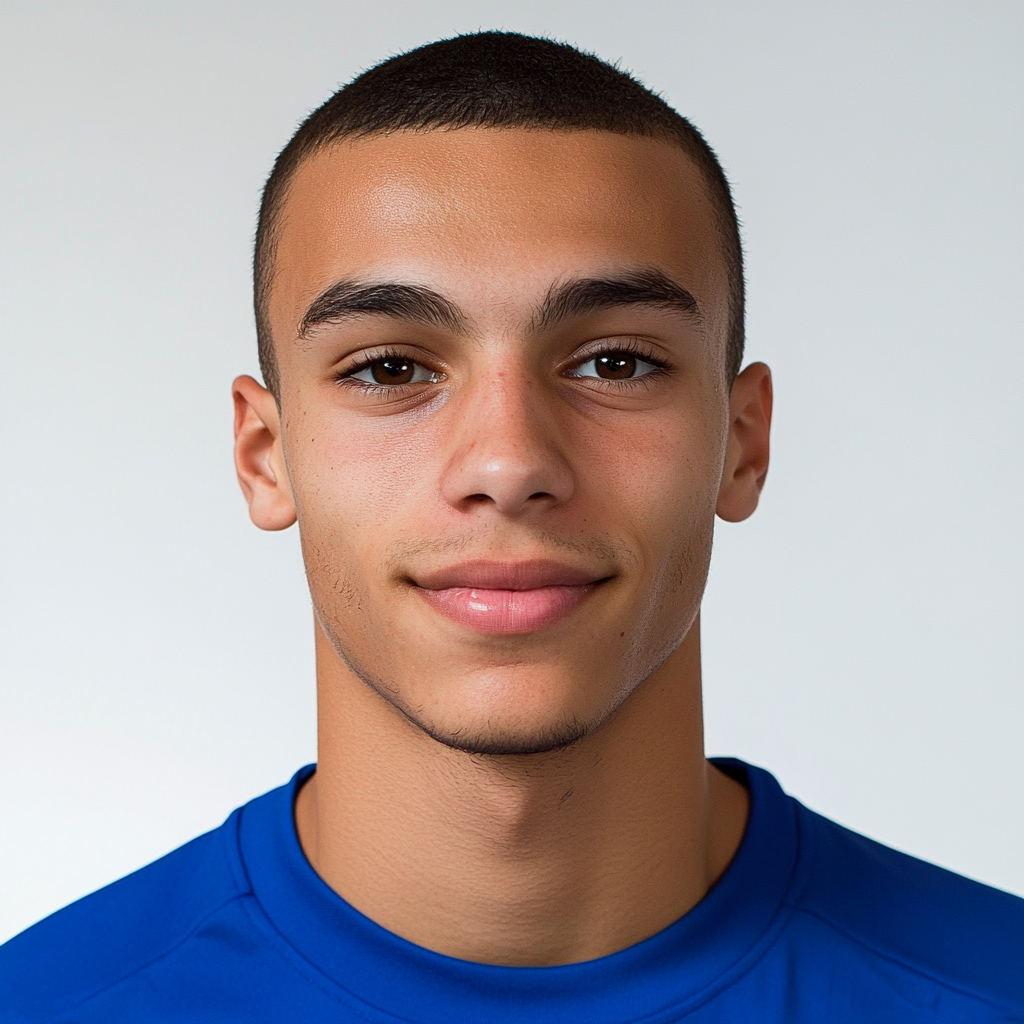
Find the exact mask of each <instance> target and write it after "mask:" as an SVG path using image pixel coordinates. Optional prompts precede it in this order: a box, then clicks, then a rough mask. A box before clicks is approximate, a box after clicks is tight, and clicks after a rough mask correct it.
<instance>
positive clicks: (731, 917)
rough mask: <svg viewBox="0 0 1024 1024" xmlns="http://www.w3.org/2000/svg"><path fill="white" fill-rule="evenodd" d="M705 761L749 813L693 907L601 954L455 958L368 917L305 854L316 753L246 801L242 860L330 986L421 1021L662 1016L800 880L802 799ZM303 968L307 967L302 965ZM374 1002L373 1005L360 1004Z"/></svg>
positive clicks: (772, 930) (702, 982) (706, 981)
mask: <svg viewBox="0 0 1024 1024" xmlns="http://www.w3.org/2000/svg"><path fill="white" fill-rule="evenodd" d="M713 763H714V764H715V765H716V766H717V767H718V768H720V769H722V770H723V771H725V772H726V773H727V774H729V775H731V776H733V777H734V778H736V779H738V780H739V781H740V782H743V783H745V784H746V786H747V788H748V790H749V792H750V815H749V818H748V821H747V828H746V831H745V832H744V836H743V839H742V841H741V843H740V846H739V849H738V850H737V851H736V855H735V857H734V858H733V860H732V863H731V864H730V865H729V867H728V868H727V869H726V871H725V873H724V874H723V875H722V877H721V878H720V879H719V881H718V882H717V883H716V885H715V886H714V887H713V888H712V889H711V890H710V891H709V892H708V894H707V895H706V896H705V897H704V898H703V899H702V900H701V901H700V902H699V903H698V904H697V905H696V906H695V907H693V908H692V909H691V910H690V911H689V912H688V913H686V914H685V915H684V916H683V917H681V918H679V919H678V920H677V921H675V922H674V923H673V924H671V925H669V926H668V927H667V928H665V929H663V930H662V931H660V932H658V933H656V934H655V935H652V936H651V937H650V938H647V939H645V940H643V941H642V942H639V943H637V944H636V945H633V946H630V947H628V948H627V949H623V950H620V951H619V952H617V953H612V954H610V955H608V956H604V957H600V958H598V959H596V960H588V961H585V962H583V963H576V964H566V965H562V966H555V967H507V966H494V965H488V964H479V963H474V962H471V961H466V960H459V959H456V958H453V957H449V956H445V955H444V954H441V953H435V952H433V951H431V950H428V949H425V948H423V947H421V946H417V945H415V944H414V943H412V942H409V941H408V940H406V939H403V938H401V937H400V936H398V935H395V934H394V933H392V932H389V931H388V930H386V929H385V928H383V927H381V926H380V925H378V924H376V923H375V922H374V921H372V920H371V919H370V918H368V917H366V916H365V915H364V914H362V913H361V912H360V911H358V910H356V909H355V908H354V907H353V906H352V905H351V904H349V903H348V902H346V901H345V900H344V899H343V898H342V897H341V896H339V895H338V894H337V893H336V892H334V890H333V889H331V888H330V887H329V886H328V885H327V884H326V883H325V882H324V881H323V879H321V878H320V876H319V875H317V873H316V872H315V871H314V870H313V868H312V866H311V865H310V864H309V862H308V861H307V860H306V857H305V855H304V854H303V852H302V849H301V847H300V845H299V841H298V836H297V835H296V832H295V824H294V817H293V806H294V800H295V796H296V794H297V793H298V790H299V788H300V787H301V786H302V784H303V783H304V782H305V781H306V780H307V779H308V778H309V777H310V775H312V773H313V772H314V771H315V767H316V766H315V765H307V766H306V767H304V768H301V769H300V770H299V771H298V772H296V773H295V775H294V776H293V777H292V780H291V782H290V783H289V784H288V785H286V786H282V787H281V788H280V789H277V790H274V791H272V792H270V793H268V794H266V795H265V796H263V797H260V798H258V799H257V800H254V801H252V802H251V803H250V804H247V805H246V806H245V807H244V808H242V813H241V815H240V821H239V826H238V851H237V854H238V856H239V857H240V861H241V863H240V865H239V867H240V868H241V869H242V871H243V872H244V874H245V876H246V877H247V878H248V882H249V888H250V891H251V893H252V895H253V896H254V897H255V901H256V903H257V905H258V908H259V911H260V912H261V913H262V915H264V916H265V919H266V923H267V924H268V925H269V926H270V928H271V929H272V930H273V931H274V932H276V934H277V935H278V936H280V937H281V938H283V939H284V940H285V942H286V943H287V946H288V947H289V949H290V950H291V951H292V953H293V954H298V957H299V958H301V960H302V961H304V962H305V964H304V965H303V966H306V965H308V966H312V967H313V968H315V969H316V971H317V972H318V973H319V975H321V976H322V978H320V979H319V980H320V981H321V984H322V985H323V986H324V987H327V988H330V987H332V986H336V988H337V989H338V990H340V991H335V995H336V996H337V997H338V998H343V999H346V1001H347V999H349V998H355V999H356V1000H357V1001H358V1002H359V1003H361V1004H363V1006H364V1007H365V1009H366V1010H367V1011H369V1010H370V1008H374V1009H376V1010H377V1011H379V1012H380V1013H381V1014H382V1015H385V1016H390V1017H397V1018H400V1019H402V1020H406V1021H414V1022H417V1024H441V1022H442V1021H450V1020H451V1019H452V1018H451V1010H452V1007H453V1006H457V1007H458V1015H459V1018H460V1019H462V1020H472V1021H474V1022H475V1024H485V1022H487V1024H505V1022H510V1024H511V1022H513V1021H522V1020H530V1021H531V1024H545V1022H548V1021H552V1022H553V1021H566V1020H580V1021H587V1022H588V1024H613V1022H623V1021H637V1020H642V1019H649V1020H652V1021H653V1020H657V1019H659V1018H660V1017H661V1016H662V1015H663V1014H665V1013H669V1012H671V1013H672V1014H674V1015H678V1014H680V1013H682V1012H689V1011H690V1010H692V1009H694V1008H696V1006H698V1005H700V1004H702V1003H704V1002H706V1001H707V1000H708V999H710V998H712V997H713V996H714V995H715V994H716V993H717V992H719V991H721V990H722V989H724V988H726V987H728V985H729V984H731V983H732V981H734V980H736V979H737V978H738V977H740V976H741V975H742V974H744V973H746V971H747V970H749V968H750V967H751V966H752V965H753V964H754V963H755V962H756V961H757V960H758V959H759V958H760V957H761V956H763V954H764V953H765V952H766V951H767V949H768V947H769V946H770V944H771V942H772V940H773V939H774V937H775V936H776V935H777V934H778V932H779V930H780V929H781V928H782V926H783V925H784V923H785V919H786V918H787V917H788V914H787V913H786V912H785V907H786V905H787V902H788V901H787V898H786V897H787V894H788V892H789V891H790V890H791V889H792V887H793V886H794V884H795V883H796V874H797V867H798V863H799V834H798V825H797V813H796V804H795V801H793V800H792V798H791V797H789V796H787V795H786V794H785V793H784V792H783V791H782V789H781V788H780V786H779V784H778V783H777V782H776V781H775V779H774V777H773V776H772V775H771V774H769V773H768V772H766V771H764V770H763V769H761V768H755V767H753V766H751V765H747V764H745V763H744V762H742V761H738V760H735V759H732V758H716V759H713ZM307 969H308V968H307ZM368 1015H369V1014H368Z"/></svg>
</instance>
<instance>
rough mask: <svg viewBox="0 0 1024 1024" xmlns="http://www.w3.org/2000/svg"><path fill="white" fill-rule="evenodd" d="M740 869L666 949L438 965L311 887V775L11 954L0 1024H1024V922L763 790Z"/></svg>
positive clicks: (995, 899)
mask: <svg viewBox="0 0 1024 1024" xmlns="http://www.w3.org/2000/svg"><path fill="white" fill-rule="evenodd" d="M716 764H718V765H719V767H720V768H722V769H723V770H724V771H726V772H728V773H729V774H731V775H732V776H733V777H735V778H738V779H740V780H741V781H743V782H744V783H745V784H746V785H747V786H748V788H749V789H750V794H751V812H750V820H749V822H748V825H747V830H746V833H745V835H744V838H743V841H742V843H741V845H740V848H739V850H738V852H737V854H736V857H735V858H734V860H733V862H732V864H731V865H730V866H729V868H728V869H727V871H726V872H725V874H724V875H723V876H722V878H721V880H720V881H719V882H718V884H717V885H716V886H715V887H714V888H713V889H712V890H711V891H710V892H709V893H708V894H707V896H706V897H705V898H704V899H703V900H702V901H701V902H700V903H699V904H698V905H697V906H696V907H694V908H693V910H691V911H690V912H689V913H688V914H686V915H685V916H684V917H682V918H681V919H680V920H678V921H677V922H675V923H674V924H672V925H671V926H669V927H668V928H666V929H665V930H664V931H662V932H659V933H658V934H657V935H654V936H652V937H651V938H649V939H647V940H645V941H644V942H641V943H639V944H637V945H635V946H632V947H630V948H629V949H625V950H622V951H621V952H619V953H615V954H613V955H611V956H607V957H602V958H601V959H599V960H593V961H589V962H587V963H582V964H572V965H568V966H563V967H536V968H534V967H494V966H487V965H483V964H475V963H468V962H466V961H461V960H455V959H452V958H450V957H446V956H442V955H440V954H437V953H433V952H431V951H429V950H426V949H422V948H420V947H418V946H416V945H413V944H412V943H410V942H407V941H405V940H404V939H401V938H399V937H398V936H396V935H394V934H392V933H390V932H388V931H386V930H385V929H383V928H381V927H380V926H378V925H376V924H375V923H374V922H373V921H371V920H369V919H368V918H367V917H365V916H364V915H362V914H360V913H359V912H358V911H357V910H355V909H354V908H353V907H351V906H350V905H349V904H348V903H346V902H345V901H344V900H343V899H341V897H339V896H338V895H337V894H336V893H334V892H333V891H332V890H331V889H330V888H328V886H327V885H326V884H325V883H324V882H323V881H322V880H321V879H320V878H319V876H318V875H317V874H316V873H315V872H314V871H313V869H312V868H311V867H310V865H309V863H308V862H307V861H306V859H305V857H304V856H303V853H302V850H301V848H300V846H299V843H298V839H297V837H296V834H295V827H294V823H293V817H292V807H293V803H294V798H295V794H296V792H297V791H298V788H299V786H300V785H301V784H302V782H303V781H305V779H306V778H308V776H309V775H310V773H311V772H312V771H313V770H314V769H313V766H308V767H306V768H303V769H302V770H300V771H299V772H298V773H296V775H295V777H294V778H293V779H292V781H291V783H289V784H288V785H287V786H282V787H281V788H280V789H276V790H273V791H272V792H270V793H267V794H266V795H264V796H261V797H259V798H258V799H256V800H253V801H252V802H251V803H248V804H246V805H245V806H244V807H241V808H239V809H238V810H237V811H235V812H234V813H233V814H231V816H230V817H229V818H228V819H227V821H226V822H225V823H224V824H223V825H222V826H221V827H220V828H218V829H215V830H214V831H212V832H208V833H206V834H205V835H203V836H200V837H199V838H198V839H194V840H193V841H192V842H190V843H187V844H186V845H184V846H182V847H180V848H179V849H177V850H175V851H174V852H173V853H171V854H169V855H168V856H166V857H163V858H162V859H160V860H158V861H155V862H154V863H153V864H150V865H148V866H147V867H145V868H142V869H141V870H140V871H137V872H135V873H134V874H132V875H128V876H127V877H126V878H123V879H121V880H120V881H118V882H115V883H114V884H113V885H110V886H107V887H106V888H104V889H101V890H99V891H98V892H96V893H93V894H92V895H91V896H87V897H85V898H84V899H82V900H79V901H78V902H76V903H73V904H71V905H70V906H68V907H66V908H64V909H63V910H61V911H58V912H57V913H56V914H53V915H52V916H50V917H48V918H46V919H45V920H43V921H41V922H40V923H39V924H36V925H34V926H33V927H31V928H29V929H27V930H26V931H24V932H22V933H21V934H20V935H18V936H16V937H15V938H14V939H12V940H10V942H8V943H6V944H5V945H4V946H2V947H0V1021H2V1024H72V1022H74V1024H129V1022H133V1024H135V1022H137V1024H162V1022H168V1024H170V1022H203V1024H207V1022H209V1024H215V1022H216V1024H222V1022H229V1021H231V1022H245V1024H298V1022H301V1024H333V1022H363V1024H393V1022H396V1021H406V1022H417V1024H441V1022H455V1021H459V1022H471V1024H505V1022H513V1021H515V1022H529V1024H548V1022H551V1024H553V1022H580V1024H612V1022H625V1021H644V1022H646V1024H662V1022H668V1021H687V1022H692V1024H712V1022H716V1024H737V1022H740V1021H751V1022H754V1021H756V1022H759V1024H774V1022H808V1024H822V1022H825V1021H828V1022H830V1024H843V1022H849V1024H869V1022H876V1021H877V1022H880V1024H919V1022H920V1024H924V1022H928V1024H938V1022H943V1024H946V1022H954V1021H956V1022H970V1024H982V1022H995V1021H1024V900H1021V899H1018V898H1017V897H1015V896H1011V895H1009V894H1007V893H1003V892H1000V891H998V890H996V889H992V888H989V887H988V886H984V885H981V884H979V883H977V882H973V881H970V880H968V879H966V878H962V877H960V876H959V875H955V874H953V873H951V872H949V871H945V870H943V869H941V868H937V867H935V866H933V865H931V864H927V863H925V862H923V861H920V860H916V859H915V858H912V857H908V856H906V855H905V854H901V853H898V852H896V851H895V850H891V849H889V848H887V847H885V846H881V845H880V844H878V843H875V842H873V841H872V840H870V839H866V838H864V837H863V836H859V835H857V834H856V833H853V832H850V831H848V830H847V829H844V828H842V827H841V826H839V825H837V824H835V823H834V822H831V821H829V820H828V819H826V818H823V817H822V816H820V815H818V814H815V813H813V812H812V811H809V810H808V809H807V808H805V807H803V806H802V805H801V804H800V803H798V802H797V801H796V800H794V799H793V798H792V797H789V796H787V795H786V794H785V793H784V792H783V791H782V789H781V788H780V787H779V785H778V783H777V782H776V781H775V779H774V778H773V777H772V776H771V775H770V774H769V773H768V772H766V771H763V770H762V769H759V768H754V767H752V766H749V765H745V764H743V763H742V762H740V761H735V760H731V759H721V760H718V761H716Z"/></svg>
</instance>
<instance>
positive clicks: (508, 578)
mask: <svg viewBox="0 0 1024 1024" xmlns="http://www.w3.org/2000/svg"><path fill="white" fill-rule="evenodd" d="M608 575H609V574H607V573H601V572H595V571H594V570H593V569H580V568H577V567H575V566H572V565H566V564H565V563H564V562H556V561H554V560H552V559H547V558H533V559H529V560H528V561H522V562H501V561H493V560H486V559H479V560H475V561H470V562H460V563H458V564H457V565H450V566H445V567H444V568H441V569H433V570H429V571H427V572H420V573H416V574H415V575H414V576H413V582H414V583H415V584H416V585H417V586H418V587H422V588H423V589H424V590H448V589H449V588H452V587H475V588H477V589H479V590H535V589H537V588H538V587H581V586H586V585H587V584H589V583H599V582H601V581H602V580H605V579H607V578H608Z"/></svg>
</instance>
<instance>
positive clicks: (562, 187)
mask: <svg viewBox="0 0 1024 1024" xmlns="http://www.w3.org/2000/svg"><path fill="white" fill-rule="evenodd" d="M255 287H256V316H257V325H258V333H259V344H260V357H261V365H262V367H263V374H264V378H265V381H266V384H267V387H266V388H264V387H263V386H261V385H260V384H259V383H257V382H256V381H255V380H253V379H252V378H250V377H240V378H238V380H236V381H235V385H234V399H235V428H236V439H237V443H236V463H237V468H238V476H239V480H240V482H241V485H242V489H243V491H244V492H245V496H246V498H247V500H248V503H249V510H250V515H251V517H252V519H253V521H254V522H255V523H256V524H257V525H258V526H260V527H262V528H264V529H268V530H277V529H284V528H286V527H288V526H290V525H291V524H292V523H293V522H295V521H296V520H297V521H298V523H299V527H300V531H301V538H302V548H303V554H304V558H305V564H306V571H307V575H308V578H309V585H310V591H311V594H312V599H313V608H314V614H315V629H316V649H317V683H318V692H319V760H318V763H317V765H316V769H315V772H314V770H313V768H312V767H310V768H306V769H303V770H301V771H300V772H298V774H297V775H296V776H295V778H294V779H293V780H292V782H291V783H290V784H289V785H287V786H284V787H282V788H281V789H279V790H276V791H274V792H272V793H269V794H267V795H266V796H263V797H260V798H259V799H257V800H254V801H253V802H252V803H250V804H247V805H246V806H245V807H243V808H241V809H240V810H238V811H236V812H235V813H234V814H232V815H231V817H230V818H228V820H227V822H226V823H225V824H224V825H223V826H222V827H221V828H219V829H217V830H215V831H214V832H211V833H209V834H207V835H205V836H201V837H200V838H199V839H196V840H194V841H193V842H191V843H189V844H187V845H186V846H184V847H182V848H181V849H179V850H177V851H175V852H174V853H172V854H170V855H169V856H167V857H165V858H164V859H162V860H160V861H157V862H156V863H155V864H152V865H150V866H149V867H147V868H144V869H142V870H141V871H139V872H138V873H136V874H134V875H131V876H129V877H128V878H125V879H123V880H122V881H120V882H117V883H115V884H114V885H112V886H109V887H108V888H106V889H103V890H101V891H100V892H98V893H95V894H94V895H92V896H90V897H87V898H86V899H84V900H81V901H79V902H78V903H76V904H74V905H72V906H71V907H68V908H66V909H65V910H63V911H60V912H59V913H57V914H55V915H54V916H52V917H50V918H48V919H47V920H46V921H44V922H42V923H40V924H38V925H36V926H35V927H34V928H31V929H29V930H28V931H27V932H25V933H23V934H22V935H21V936H19V937H17V938H15V939H14V940H12V942H11V943H9V944H8V945H7V946H6V947H4V950H3V981H2V983H3V996H2V1006H3V1013H2V1020H3V1022H4V1024H14V1022H15V1021H21V1022H43V1021H77V1022H87V1021H89V1022H92V1021H95V1022H105V1024H109V1022H119V1021H138V1022H143V1021H145V1022H157V1021H211V1022H214V1021H217V1022H219V1021H246V1022H256V1021H261V1022H264V1021H266V1022H271V1021H273V1022H277V1021H280V1022H296V1021H301V1022H306V1021H308V1022H314V1021H315V1022H327V1021H377V1022H385V1021H399V1020H401V1021H451V1020H463V1021H470V1022H490V1021H530V1022H543V1021H570V1020H571V1021H587V1022H605V1021H608V1022H611V1021H634V1020H643V1021H650V1022H654V1021H675V1020H682V1019H685V1020H688V1021H694V1022H709V1021H729V1022H736V1021H766V1022H767V1021H849V1022H864V1021H900V1022H905V1024H910V1022H925V1021H928V1022H936V1021H970V1022H978V1021H1007V1020H1015V1019H1021V1018H1022V1016H1024V995H1022V987H1024V901H1021V900H1018V899H1017V898H1015V897H1012V896H1009V895H1007V894H1004V893H1000V892H997V891H995V890H993V889H989V888H987V887H985V886H982V885H979V884H977V883H975V882H971V881H968V880H966V879H963V878H960V877H958V876H956V875H952V874H950V873H948V872H946V871H943V870H941V869H938V868H935V867H932V866H930V865H928V864H924V863H922V862H920V861H917V860H914V859H912V858H910V857H907V856H904V855H902V854H899V853H896V852H894V851H892V850H889V849H886V848H885V847H882V846H879V845H878V844H876V843H873V842H871V841H870V840H867V839H864V838H862V837H860V836H857V835H854V834H852V833H850V832H848V831H846V830H844V829H842V828H840V827H839V826H837V825H835V824H832V823H831V822H829V821H827V820H826V819H823V818H821V817H819V816H818V815H815V814H813V813H811V812H809V811H808V810H806V809H805V808H803V807H802V806H801V805H800V804H798V803H797V802H796V801H794V800H793V799H792V798H790V797H788V796H786V795H785V794H784V793H783V792H782V791H781V790H780V789H779V787H778V785H777V784H776V782H775V781H774V780H773V779H772V777H771V776H770V775H768V774H767V773H766V772H764V771H762V770H760V769H757V768H753V767H750V766H748V765H745V764H743V763H741V762H739V761H720V762H716V763H715V764H710V763H709V762H708V761H706V760H705V758H704V752H703V742H702V729H701V680H700V639H699V611H700V603H701V597H702V594H703V590H704V584H705V578H706V575H707V570H708V563H709V558H710V552H711V540H712V532H713V521H714V516H715V514H716V512H717V514H718V515H719V516H721V517H722V518H724V519H728V520H733V521H735V520H741V519H744V518H746V517H747V516H749V515H750V514H751V513H752V512H753V511H754V509H755V507H756V506H757V502H758V496H759V494H760V491H761V488H762V486H763V484H764V481H765V475H766V472H767V468H768V432H769V421H770V417H771V403H772V392H771V379H770V376H769V372H768V369H767V367H765V366H763V365H761V364H756V363H755V364H753V365H750V366H748V367H747V368H746V369H744V370H743V371H742V372H740V363H741V356H742V346H743V278H742V264H741V254H740V243H739V236H738V231H737V225H736V218H735V214H734V211H733V207H732V202H731V198H730V194H729V188H728V185H727V183H726V180H725V178H724V176H723V174H722V171H721V169H720V167H719V165H718V163H717V161H716V159H715V157H714V155H713V153H712V152H711V150H710V149H709V148H708V147H707V145H706V143H705V142H704V141H703V139H702V138H701V136H700V135H699V134H698V132H697V131H696V130H695V129H694V128H693V127H692V126H691V125H690V124H689V123H688V122H686V121H685V120H683V119H682V118H681V117H679V115H678V114H676V113H675V112H674V111H673V110H671V109H670V108H669V107H667V106H666V105H665V104H664V103H663V102H662V101H661V100H659V99H658V98H657V97H655V96H654V95H652V94H651V93H649V92H647V91H646V90H645V89H644V88H643V87H641V86H640V85H639V84H638V83H637V82H635V81H634V80H632V79H630V78H629V77H628V76H626V75H624V74H622V73H621V72H619V71H617V70H615V69H613V68H611V67H609V66H608V65H606V64H603V63H602V62H600V61H598V60H596V59H595V58H592V57H589V56H586V55H583V54H581V53H579V52H578V51H576V50H574V49H572V48H570V47H567V46H562V45H558V44H555V43H552V42H548V41H544V40H537V39H530V38H527V37H522V36H517V35H508V34H496V33H484V34H480V35H475V36H465V37H460V38H458V39H454V40H449V41H446V42H442V43H437V44H434V45H431V46H427V47H423V48H422V49H420V50H416V51H413V52H412V53H409V54H406V55H404V56H401V57H397V58H394V59H392V60H390V61H387V62H385V63H384V64H381V65H380V66H378V67H376V68H374V69H373V70H371V71H369V72H367V73H366V74H364V75H362V76H361V77H360V78H358V79H356V80H355V81H354V82H353V83H352V84H350V85H349V86H347V87H346V88H344V89H342V90H341V91H340V92H339V93H338V94H337V95H335V96H334V97H333V98H332V99H331V100H329V101H328V102H327V103H326V104H325V105H324V106H323V107H321V108H320V109H319V110H318V111H317V112H315V113H314V114H313V115H312V116H311V117H310V118H309V119H308V120H307V121H306V122H305V124H304V125H303V126H302V127H301V128H300V129H299V131H298V132H297V134H296V136H295V137H294V138H293V140H292V141H291V142H290V143H289V145H288V146H287V147H286V149H285V150H284V151H283V153H282V154H281V156H280V157H279V159H278V161H277V163H276V165H275V168H274V171H273V173H272V175H271V177H270V180H269V182H268V184H267V188H266V191H265V194H264V200H263V206H262V209H261V213H260V222H259V232H258V238H257V246H256V260H255Z"/></svg>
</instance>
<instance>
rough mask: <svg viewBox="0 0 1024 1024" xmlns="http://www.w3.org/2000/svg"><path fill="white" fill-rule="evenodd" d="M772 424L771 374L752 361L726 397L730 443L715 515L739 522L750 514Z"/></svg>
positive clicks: (761, 480)
mask: <svg viewBox="0 0 1024 1024" xmlns="http://www.w3.org/2000/svg"><path fill="white" fill-rule="evenodd" d="M771 423H772V374H771V370H769V369H768V367H767V366H765V364H764V363H751V364H750V366H748V367H747V368H746V369H745V370H744V371H743V372H742V373H741V374H739V375H738V376H737V378H736V380H734V381H733V385H732V391H731V393H730V397H729V445H728V449H727V451H726V456H725V468H724V470H723V472H722V483H721V486H720V487H719V491H718V507H717V510H716V511H717V512H718V515H719V516H720V517H721V518H722V519H724V520H726V522H730V523H738V522H740V521H741V520H743V519H746V518H747V517H748V516H750V515H752V514H753V512H754V510H755V509H756V508H757V503H758V499H759V498H760V497H761V491H762V489H763V488H764V482H765V478H766V477H767V475H768V456H769V448H770V445H769V435H770V432H771Z"/></svg>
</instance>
